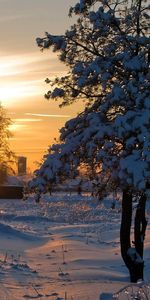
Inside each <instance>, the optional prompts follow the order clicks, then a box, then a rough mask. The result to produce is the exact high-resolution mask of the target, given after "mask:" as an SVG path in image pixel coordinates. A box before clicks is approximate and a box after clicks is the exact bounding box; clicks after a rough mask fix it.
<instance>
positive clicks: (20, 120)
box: [12, 118, 43, 123]
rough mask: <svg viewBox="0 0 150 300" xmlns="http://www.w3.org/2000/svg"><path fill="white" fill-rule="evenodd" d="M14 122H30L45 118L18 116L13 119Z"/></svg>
mask: <svg viewBox="0 0 150 300" xmlns="http://www.w3.org/2000/svg"><path fill="white" fill-rule="evenodd" d="M12 121H13V122H17V123H26V122H27V123H28V122H41V121H43V119H37V118H17V119H12Z"/></svg>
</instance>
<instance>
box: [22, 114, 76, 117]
mask: <svg viewBox="0 0 150 300" xmlns="http://www.w3.org/2000/svg"><path fill="white" fill-rule="evenodd" d="M25 115H27V116H36V117H52V118H70V116H69V115H60V114H59V115H58V114H56V115H55V114H35V113H25Z"/></svg>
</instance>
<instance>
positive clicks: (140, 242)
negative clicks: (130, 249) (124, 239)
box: [134, 194, 147, 280]
mask: <svg viewBox="0 0 150 300" xmlns="http://www.w3.org/2000/svg"><path fill="white" fill-rule="evenodd" d="M145 205H146V195H145V194H142V195H141V197H140V199H139V204H138V206H137V210H136V215H135V220H134V239H135V249H136V252H137V253H138V254H139V255H140V258H141V261H142V263H141V264H140V265H139V267H140V268H139V275H138V276H139V277H140V278H141V279H142V280H143V270H144V261H143V250H144V239H145V231H146V226H147V221H146V218H145Z"/></svg>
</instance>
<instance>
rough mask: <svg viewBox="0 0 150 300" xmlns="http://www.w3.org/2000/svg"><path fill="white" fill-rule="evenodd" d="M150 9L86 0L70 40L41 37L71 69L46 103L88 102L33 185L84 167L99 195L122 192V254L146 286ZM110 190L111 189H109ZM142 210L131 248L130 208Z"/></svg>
mask: <svg viewBox="0 0 150 300" xmlns="http://www.w3.org/2000/svg"><path fill="white" fill-rule="evenodd" d="M149 9H150V5H149V4H148V2H146V1H145V0H131V1H128V0H123V1H122V0H121V1H120V0H115V1H111V0H90V1H86V0H80V2H79V3H77V4H76V5H75V6H74V7H72V8H71V9H70V15H72V14H76V15H77V16H78V19H77V21H76V23H75V24H74V25H73V26H72V27H71V29H70V30H68V31H66V33H65V35H62V36H54V35H51V34H49V33H46V36H45V37H44V38H37V43H38V45H39V47H41V49H42V50H43V49H45V48H48V49H49V48H52V49H53V51H54V52H58V53H59V59H60V60H61V61H62V62H64V63H65V64H66V65H67V66H68V69H69V71H68V74H67V75H66V76H63V77H61V78H56V79H55V80H53V81H51V80H49V79H46V82H47V83H48V84H50V90H49V91H48V92H47V94H46V95H45V97H46V98H47V99H60V98H61V99H62V102H61V105H60V106H65V105H68V104H71V103H73V102H74V101H77V100H78V99H83V100H84V101H85V110H84V111H83V112H82V113H80V114H79V115H78V116H77V117H76V118H74V119H72V120H70V121H68V122H67V123H66V124H65V126H64V127H63V128H62V129H61V130H60V143H58V144H54V145H53V146H52V147H51V148H50V149H49V153H48V154H47V155H46V156H45V160H44V162H43V164H42V166H41V167H40V169H39V170H38V171H37V172H36V176H35V178H34V179H33V181H32V182H31V183H30V187H31V188H32V189H35V190H38V191H39V192H43V191H45V190H46V188H47V186H48V185H49V184H53V182H57V181H59V180H60V178H61V180H62V179H65V178H67V177H69V176H76V174H77V173H78V172H77V170H78V167H79V166H80V164H84V163H85V164H87V165H88V166H91V168H92V170H93V172H92V176H93V177H94V176H98V178H100V180H99V184H98V188H99V191H100V192H101V191H103V190H105V191H106V190H107V187H108V186H109V187H111V188H112V189H120V190H122V194H123V197H122V222H121V231H120V241H121V253H122V257H123V260H124V262H125V264H126V266H127V268H128V269H129V273H130V279H131V281H132V282H137V281H138V280H139V279H143V268H144V261H143V247H144V237H145V231H146V225H147V222H146V219H145V203H146V199H147V197H148V196H149V183H150V68H149V64H150V37H149V29H150V15H149ZM108 183H109V184H108ZM133 195H134V196H136V197H137V201H138V205H137V210H136V214H135V219H134V245H132V244H131V237H130V231H131V223H132V202H133Z"/></svg>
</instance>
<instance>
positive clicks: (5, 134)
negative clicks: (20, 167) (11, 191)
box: [0, 105, 14, 183]
mask: <svg viewBox="0 0 150 300" xmlns="http://www.w3.org/2000/svg"><path fill="white" fill-rule="evenodd" d="M10 124H11V120H10V118H8V117H7V114H6V111H5V109H4V108H3V107H2V106H1V105H0V183H3V182H4V181H5V180H6V178H7V174H8V173H9V172H10V171H12V167H11V163H12V162H14V153H13V152H12V151H11V150H10V147H9V142H8V140H9V138H10V137H11V133H10V131H9V126H10Z"/></svg>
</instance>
